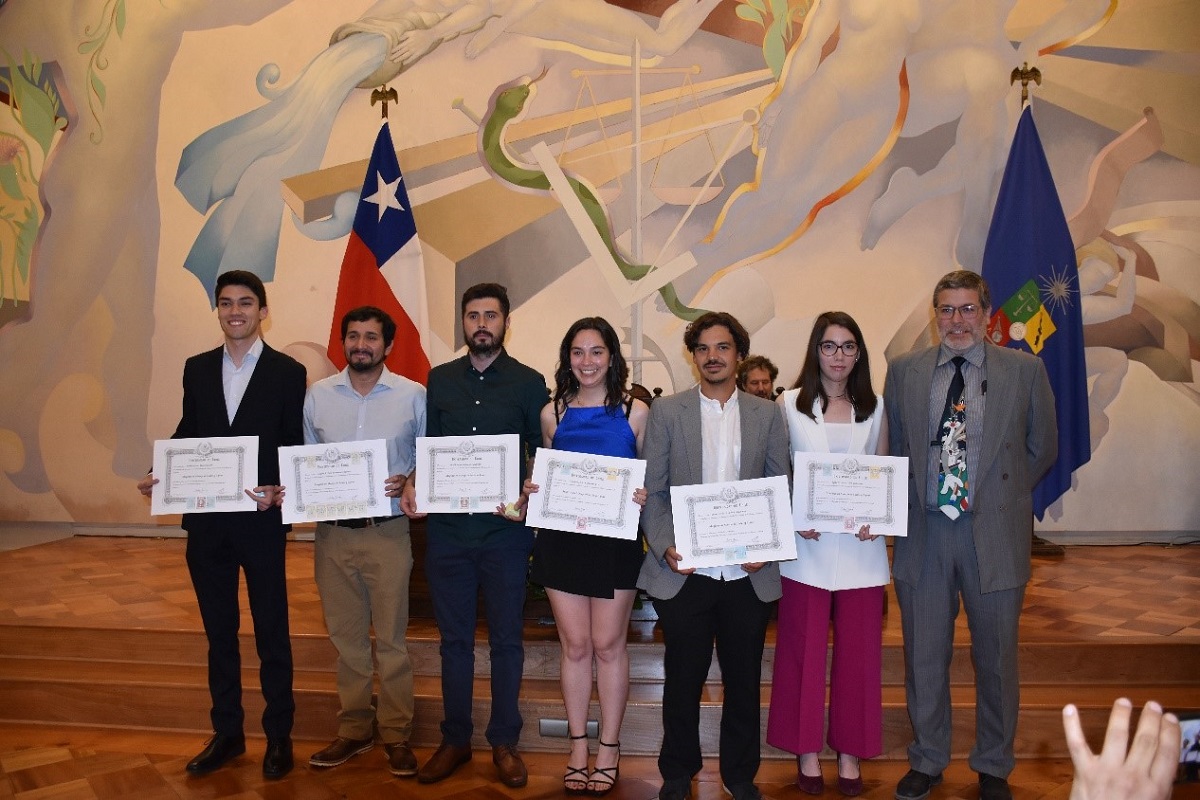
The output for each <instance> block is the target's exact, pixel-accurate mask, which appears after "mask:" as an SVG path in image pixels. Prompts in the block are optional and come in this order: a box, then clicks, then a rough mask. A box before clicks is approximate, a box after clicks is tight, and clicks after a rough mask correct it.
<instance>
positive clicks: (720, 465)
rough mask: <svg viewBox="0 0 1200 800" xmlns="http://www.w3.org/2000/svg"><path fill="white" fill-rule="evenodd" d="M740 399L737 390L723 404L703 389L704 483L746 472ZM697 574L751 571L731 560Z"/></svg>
mask: <svg viewBox="0 0 1200 800" xmlns="http://www.w3.org/2000/svg"><path fill="white" fill-rule="evenodd" d="M696 391H698V392H699V391H700V390H699V389H697V390H696ZM737 400H738V393H737V392H734V393H733V395H732V396H731V397H730V398H729V399H728V400H726V401H725V405H724V406H722V405H721V402H720V401H719V400H712V399H710V398H708V397H705V396H704V393H703V392H700V439H701V441H702V442H703V445H704V449H703V455H702V456H701V466H700V479H701V480H702V481H703V482H704V483H724V482H726V481H736V480H738V479H739V476H741V474H742V414H741V411H739V410H738V402H737ZM696 574H697V575H707V576H708V577H710V578H715V579H716V580H719V581H720V580H726V581H736V580H738V579H740V578H745V577H746V576H747V575H749V574H750V573H748V572H746V570H744V569H742V568H741V565H739V564H728V565H726V566H724V567H702V568H700V569H697V570H696Z"/></svg>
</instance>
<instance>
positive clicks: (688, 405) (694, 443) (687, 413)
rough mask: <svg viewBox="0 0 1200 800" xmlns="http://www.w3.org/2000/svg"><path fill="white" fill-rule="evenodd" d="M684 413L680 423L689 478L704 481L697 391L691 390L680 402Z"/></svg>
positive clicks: (692, 480) (697, 481)
mask: <svg viewBox="0 0 1200 800" xmlns="http://www.w3.org/2000/svg"><path fill="white" fill-rule="evenodd" d="M679 411H680V414H682V418H681V419H680V424H681V425H683V445H684V449H685V450H686V451H687V471H688V477H687V480H688V482H689V483H702V482H703V481H704V436H703V434H702V433H701V429H700V398H699V396H698V395H697V393H696V392H695V391H689V392H688V393H687V394H686V395H685V396H684V397H683V401H682V402H681V403H680V404H679Z"/></svg>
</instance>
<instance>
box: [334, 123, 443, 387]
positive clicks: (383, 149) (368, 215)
mask: <svg viewBox="0 0 1200 800" xmlns="http://www.w3.org/2000/svg"><path fill="white" fill-rule="evenodd" d="M359 198H360V199H359V203H358V210H357V212H356V213H355V215H354V227H353V229H351V231H350V241H349V242H348V243H347V244H346V255H345V256H343V257H342V271H341V275H340V277H339V278H338V288H337V299H336V300H335V301H334V304H333V324H332V326H331V327H330V330H329V348H328V354H329V360H330V361H332V362H333V363H334V364H335V365H336V366H337V368H338V369H341V368H343V367H345V366H346V356H345V352H344V351H343V349H342V317H343V316H345V314H346V312H347V311H349V310H351V309H353V308H357V307H358V306H367V305H370V306H378V307H379V308H381V309H383V310H384V311H386V312H387V313H388V314H389V315H390V316H391V318H392V319H393V320H395V321H396V339H395V341H394V342H393V343H392V352H391V354H390V355H389V356H388V358H387V367H388V369H390V370H391V371H392V372H395V373H396V374H398V375H403V376H404V377H406V378H410V379H412V380H414V381H417V382H418V383H420V384H422V385H424V383H425V380H426V378H427V377H428V375H429V349H428V347H427V345H426V343H427V342H428V330H429V324H428V322H429V313H428V309H427V304H426V299H425V266H424V263H423V261H422V259H421V242H420V240H419V239H418V238H417V223H416V221H415V220H414V219H413V213H412V205H411V204H410V203H409V202H408V192H407V191H406V190H405V188H404V178H403V177H402V176H401V174H400V163H399V162H398V161H397V160H396V150H395V148H394V147H393V146H392V132H391V129H390V128H389V127H388V124H387V122H386V121H385V122H384V123H383V125H382V127H380V129H379V135H378V136H376V137H375V148H374V149H373V150H372V151H371V163H370V164H369V165H368V166H367V177H366V180H364V181H363V188H362V194H361V195H360V196H359Z"/></svg>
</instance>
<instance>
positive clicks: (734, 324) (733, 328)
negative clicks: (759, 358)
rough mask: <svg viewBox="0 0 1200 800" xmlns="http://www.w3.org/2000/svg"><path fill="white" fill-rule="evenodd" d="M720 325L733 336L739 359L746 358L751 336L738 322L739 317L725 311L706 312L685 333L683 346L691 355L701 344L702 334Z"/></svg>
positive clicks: (748, 352)
mask: <svg viewBox="0 0 1200 800" xmlns="http://www.w3.org/2000/svg"><path fill="white" fill-rule="evenodd" d="M718 325H724V326H725V328H726V329H727V330H728V331H729V333H730V334H732V336H733V344H734V346H735V347H736V348H737V357H738V358H739V359H742V358H745V357H746V356H747V355H749V354H750V334H749V333H747V332H746V329H745V328H744V327H742V323H740V322H738V321H737V317H735V316H734V315H733V314H730V313H728V312H725V311H706V312H704V313H703V314H701V315H700V316H698V317H696V319H694V320H693V321H692V323H691V324H690V325H688V326H687V330H685V331H684V332H683V346H684V347H686V348H687V351H688V352H689V353H694V352H695V351H696V345H697V344H699V342H700V334H702V333H704V332H705V331H706V330H708V329H709V328H715V327H716V326H718Z"/></svg>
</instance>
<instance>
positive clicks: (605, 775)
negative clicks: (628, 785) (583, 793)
mask: <svg viewBox="0 0 1200 800" xmlns="http://www.w3.org/2000/svg"><path fill="white" fill-rule="evenodd" d="M597 741H598V742H599V743H600V746H601V747H615V748H616V749H617V763H616V764H613V765H612V766H611V767H596V768H595V769H594V770H592V775H591V777H590V778H588V787H589V788H588V794H590V795H591V796H592V797H604V795H606V794H608V793H609V792H611V791H612V790H613V787H614V786H616V785H617V777H618V776H619V775H620V774H621V743H620V742H617V743H616V744H609V743H608V742H604V741H600V740H599V739H597ZM596 776H600V780H597V779H596ZM593 786H595V787H597V788H591V787H593Z"/></svg>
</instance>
